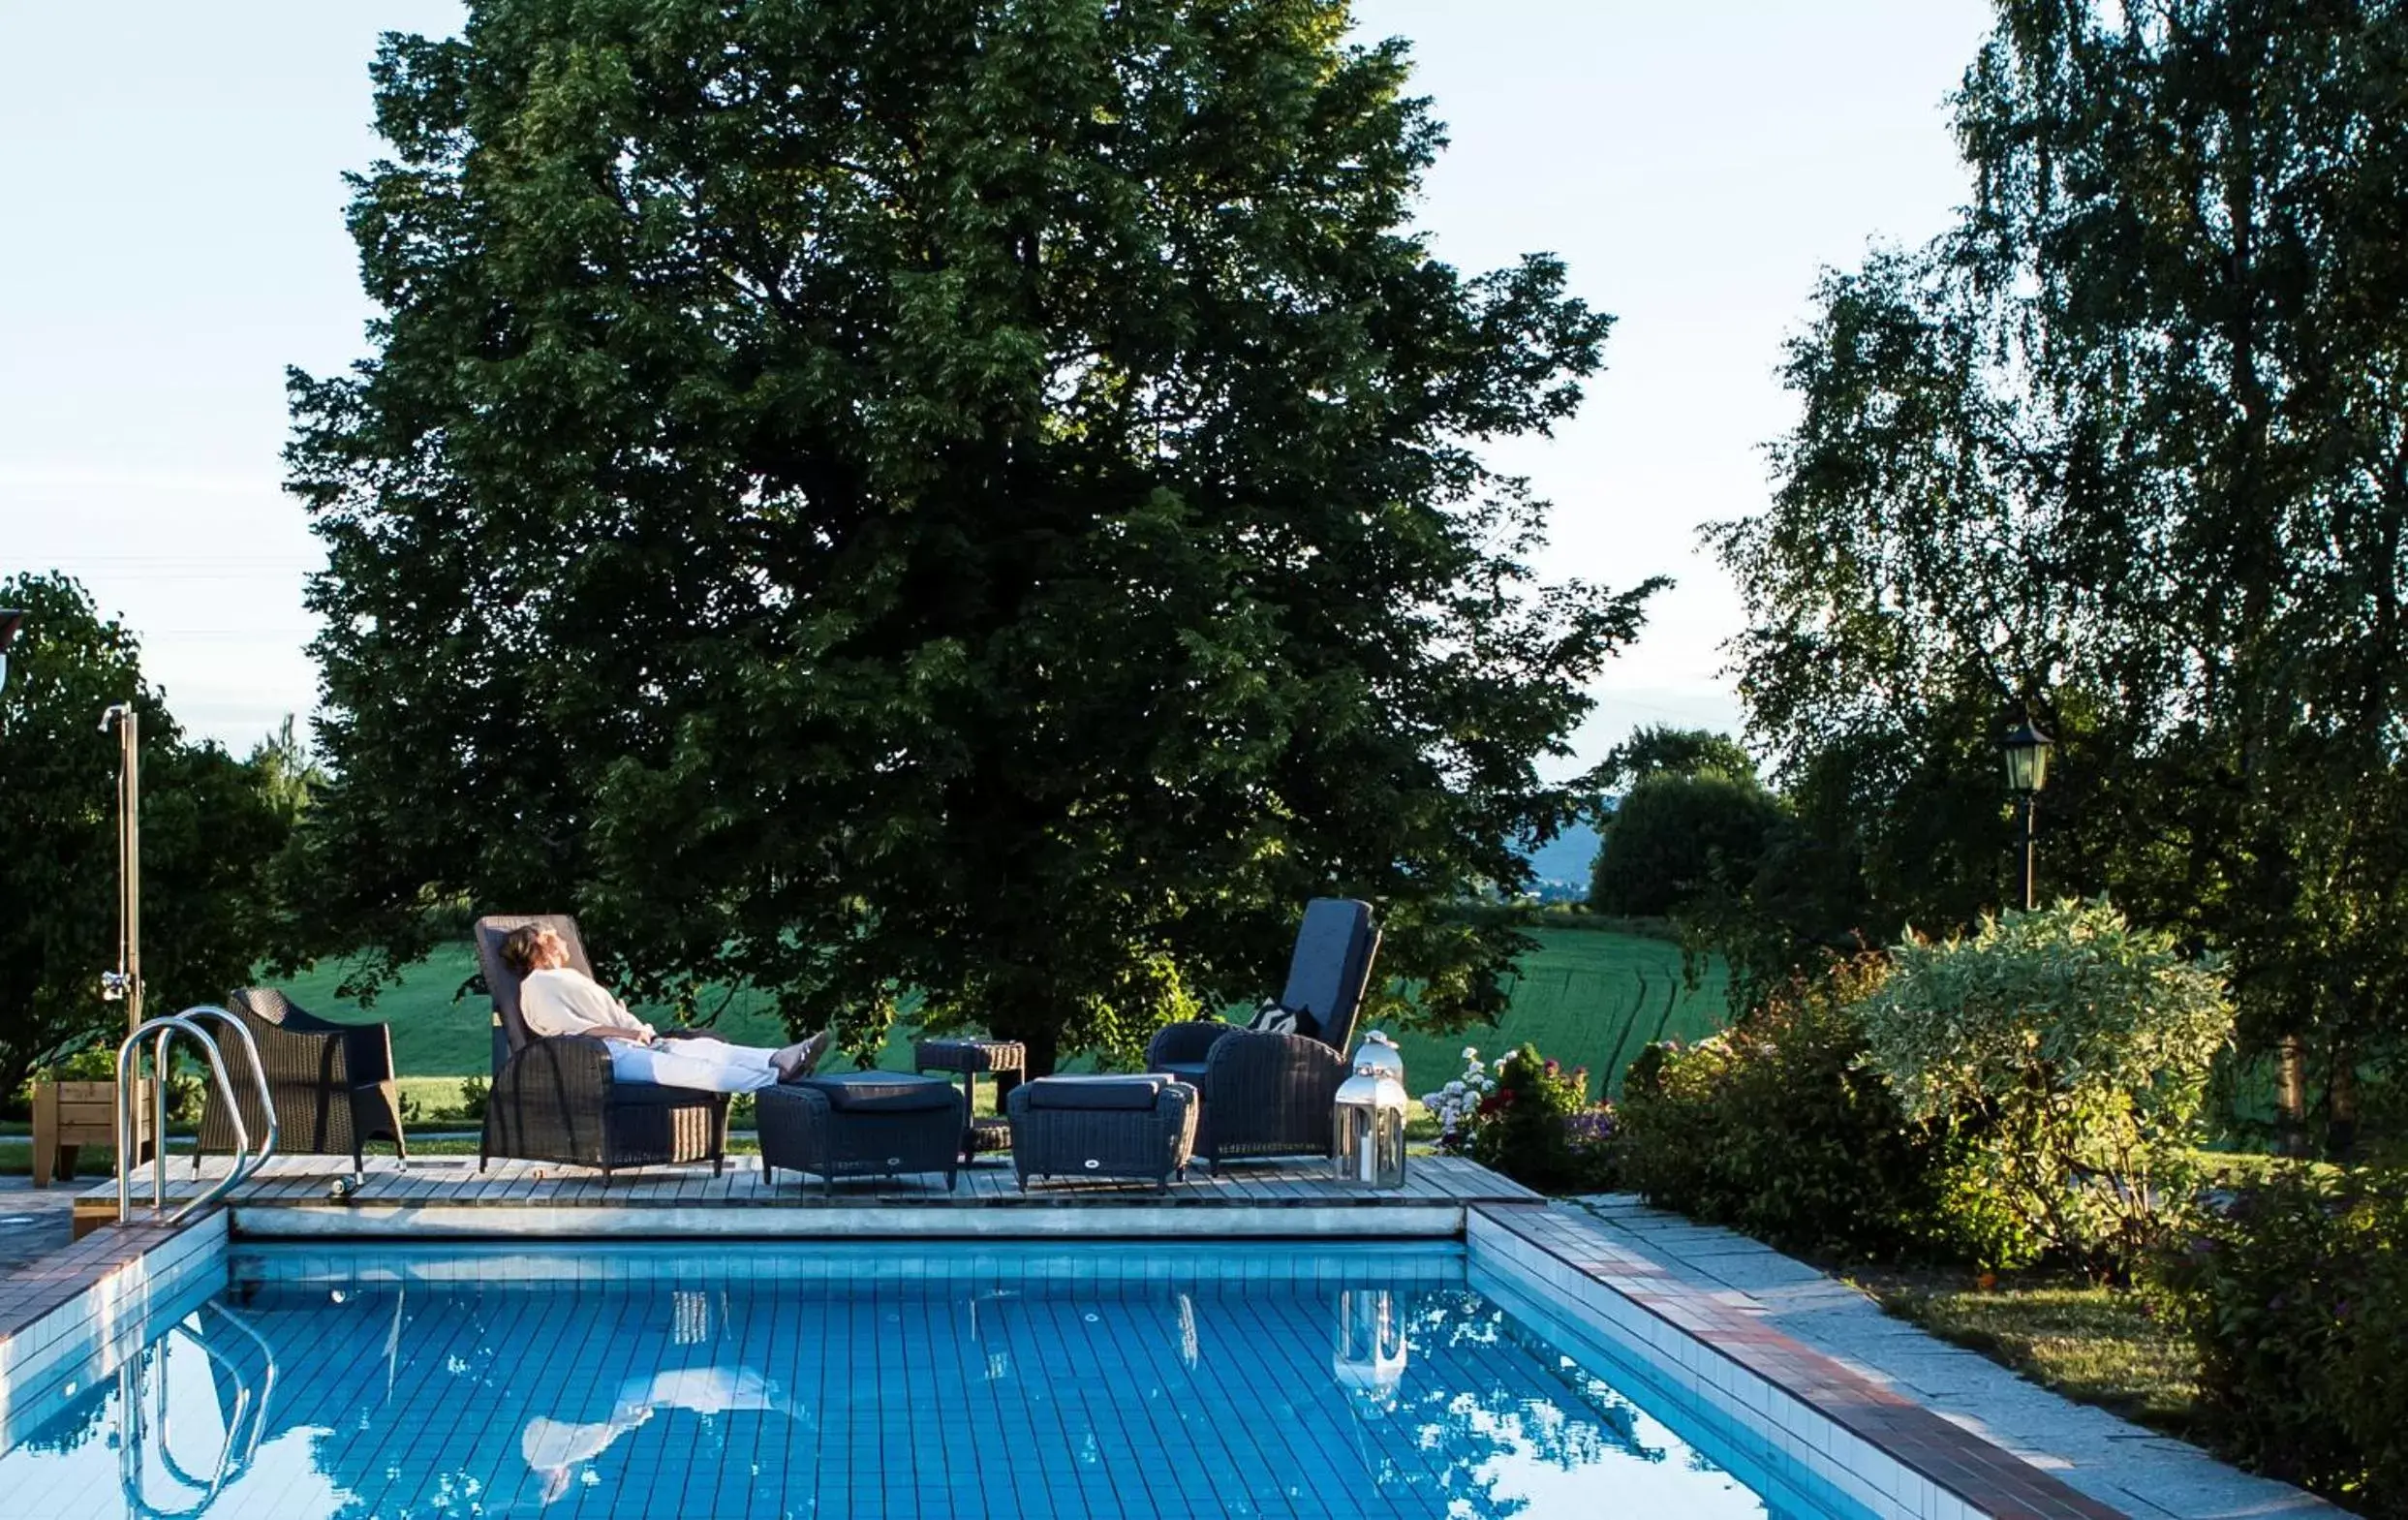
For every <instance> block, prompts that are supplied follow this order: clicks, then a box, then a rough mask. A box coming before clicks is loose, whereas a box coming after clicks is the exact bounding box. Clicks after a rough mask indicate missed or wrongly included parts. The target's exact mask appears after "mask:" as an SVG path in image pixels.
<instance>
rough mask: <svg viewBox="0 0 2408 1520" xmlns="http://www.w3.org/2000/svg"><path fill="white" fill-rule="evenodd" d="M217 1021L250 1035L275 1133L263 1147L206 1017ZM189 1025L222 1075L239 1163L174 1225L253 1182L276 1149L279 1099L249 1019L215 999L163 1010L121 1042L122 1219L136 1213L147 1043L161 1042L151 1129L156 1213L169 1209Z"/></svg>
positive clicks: (246, 1041)
mask: <svg viewBox="0 0 2408 1520" xmlns="http://www.w3.org/2000/svg"><path fill="white" fill-rule="evenodd" d="M204 1018H214V1019H216V1020H218V1021H219V1022H221V1023H223V1024H224V1025H225V1026H226V1027H227V1028H228V1029H231V1030H232V1031H233V1032H234V1033H235V1034H236V1035H237V1036H239V1037H240V1038H241V1039H242V1049H243V1054H245V1055H247V1056H249V1057H250V1058H251V1077H252V1080H254V1081H255V1082H257V1083H258V1084H259V1089H260V1111H261V1112H262V1113H264V1114H266V1115H267V1135H266V1138H265V1139H264V1140H263V1141H262V1143H261V1145H260V1148H259V1151H258V1152H257V1153H256V1154H254V1153H253V1152H252V1150H251V1131H250V1129H249V1127H247V1126H246V1125H244V1123H243V1122H242V1105H241V1104H240V1103H238V1102H236V1101H234V1084H233V1083H232V1081H231V1080H229V1079H228V1077H227V1075H226V1058H225V1056H224V1055H223V1054H222V1053H220V1051H219V1050H218V1047H217V1041H216V1040H214V1039H210V1038H209V1033H208V1031H206V1030H204V1029H202V1028H201V1023H200V1021H201V1019H204ZM178 1030H181V1031H183V1032H184V1033H185V1034H187V1035H190V1036H192V1037H193V1039H197V1040H199V1041H201V1053H202V1054H204V1055H206V1056H207V1057H208V1058H209V1072H210V1074H211V1075H212V1076H214V1077H216V1078H217V1092H218V1097H220V1098H221V1099H223V1100H225V1102H226V1114H227V1117H228V1118H230V1119H232V1121H233V1125H234V1160H233V1164H232V1166H230V1167H229V1168H227V1172H226V1175H225V1176H224V1177H223V1178H220V1179H219V1180H218V1181H217V1182H216V1183H215V1184H214V1185H212V1186H211V1187H210V1188H209V1189H208V1190H207V1191H206V1192H204V1193H202V1194H201V1195H200V1196H199V1197H197V1198H194V1199H193V1200H192V1201H191V1202H189V1203H187V1204H185V1205H184V1206H183V1207H182V1208H180V1209H177V1210H176V1211H175V1212H174V1213H172V1214H169V1215H167V1223H169V1224H170V1225H173V1224H176V1223H177V1222H179V1221H181V1220H182V1219H183V1218H184V1216H185V1215H187V1214H190V1213H192V1212H193V1211H194V1210H195V1209H199V1208H203V1207H206V1206H207V1205H209V1204H211V1203H215V1202H216V1201H217V1200H218V1199H219V1198H221V1197H224V1196H225V1195H226V1194H227V1192H228V1191H229V1190H231V1189H232V1187H233V1186H234V1185H235V1184H236V1183H239V1182H243V1181H246V1180H248V1179H249V1178H250V1177H251V1176H253V1175H254V1174H255V1173H257V1172H258V1171H259V1169H260V1168H261V1167H262V1166H263V1165H265V1164H266V1163H267V1159H268V1158H269V1157H270V1156H273V1155H275V1154H276V1101H275V1099H274V1098H273V1097H272V1096H271V1095H270V1094H269V1092H268V1090H267V1070H266V1068H264V1067H262V1066H261V1065H260V1047H259V1042H258V1041H257V1040H255V1039H252V1038H251V1032H250V1031H249V1030H247V1029H245V1028H243V1027H242V1020H240V1019H238V1018H236V1017H234V1015H232V1013H229V1012H227V1011H226V1010H225V1009H224V1008H218V1007H216V1006H214V1005H211V1004H206V1003H204V1004H201V1005H200V1006H198V1007H195V1008H186V1009H185V1010H184V1011H183V1012H181V1013H162V1014H160V1015H159V1016H158V1017H157V1018H154V1019H149V1020H146V1021H145V1022H144V1023H143V1024H142V1025H141V1026H140V1027H139V1028H138V1029H136V1030H135V1031H134V1033H133V1034H131V1035H128V1036H126V1037H125V1043H124V1044H121V1045H119V1046H118V1047H117V1222H118V1223H119V1224H123V1223H125V1222H126V1221H127V1220H129V1219H131V1218H132V1217H133V1215H134V1166H135V1160H134V1157H135V1152H136V1150H137V1149H138V1147H137V1145H136V1143H135V1138H134V1130H135V1125H134V1101H135V1100H134V1092H135V1088H134V1073H135V1070H136V1068H137V1067H139V1065H140V1063H141V1052H142V1041H143V1040H145V1039H154V1038H155V1039H156V1041H157V1042H156V1044H155V1046H154V1048H153V1050H152V1053H151V1061H150V1066H151V1073H150V1075H151V1080H150V1086H151V1098H152V1102H151V1126H150V1210H151V1213H152V1214H153V1215H154V1216H157V1215H159V1214H162V1213H164V1212H165V1211H166V1209H167V1206H168V1041H169V1040H170V1039H172V1038H174V1035H175V1033H176V1031H178Z"/></svg>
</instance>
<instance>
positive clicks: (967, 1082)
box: [911, 1039, 1029, 1166]
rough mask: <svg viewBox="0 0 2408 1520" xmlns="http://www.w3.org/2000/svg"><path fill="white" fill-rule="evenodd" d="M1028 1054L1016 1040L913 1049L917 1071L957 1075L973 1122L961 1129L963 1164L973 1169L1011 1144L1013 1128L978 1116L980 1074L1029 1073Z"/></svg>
mask: <svg viewBox="0 0 2408 1520" xmlns="http://www.w3.org/2000/svg"><path fill="white" fill-rule="evenodd" d="M1028 1064H1029V1051H1028V1047H1027V1046H1026V1045H1023V1044H1022V1043H1020V1041H1018V1040H1016V1039H923V1040H921V1041H919V1042H918V1043H917V1044H915V1045H913V1046H912V1047H911V1067H912V1070H918V1071H958V1072H960V1073H961V1077H962V1101H964V1102H965V1103H967V1104H968V1105H969V1112H970V1114H971V1119H970V1122H969V1123H968V1124H966V1125H964V1126H963V1127H962V1164H963V1165H965V1166H968V1165H970V1164H971V1163H972V1162H974V1161H976V1160H977V1159H978V1153H979V1152H980V1151H1000V1150H1003V1149H1005V1148H1007V1147H1008V1146H1010V1144H1011V1126H1010V1124H1009V1123H1008V1122H1007V1121H1006V1120H1003V1119H1002V1118H994V1119H981V1118H978V1117H977V1113H978V1073H979V1072H981V1071H986V1072H990V1073H993V1074H995V1075H996V1076H998V1077H1001V1075H1002V1074H1003V1072H1005V1071H1022V1070H1027V1069H1028Z"/></svg>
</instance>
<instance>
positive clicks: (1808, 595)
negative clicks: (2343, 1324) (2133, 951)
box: [1719, 0, 2408, 1136]
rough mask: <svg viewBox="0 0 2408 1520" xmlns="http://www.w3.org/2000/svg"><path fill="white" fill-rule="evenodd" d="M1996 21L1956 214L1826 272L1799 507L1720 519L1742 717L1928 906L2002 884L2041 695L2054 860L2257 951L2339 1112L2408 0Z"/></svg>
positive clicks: (2403, 843) (2375, 641) (1788, 497)
mask: <svg viewBox="0 0 2408 1520" xmlns="http://www.w3.org/2000/svg"><path fill="white" fill-rule="evenodd" d="M1998 17H1999V19H1998V27H1997V30H1996V33H1995V34H1994V36H1993V37H1992V38H1991V41H1990V43H1989V44H1988V45H1987V46H1986V47H1984V49H1983V51H1982V53H1981V55H1980V57H1979V59H1978V60H1977V61H1976V63H1975V64H1974V66H1973V67H1972V68H1971V70H1970V71H1968V73H1967V75H1966V77H1965V80H1964V85H1963V88H1962V90H1961V92H1960V95H1959V97H1958V100H1957V131H1958V136H1959V140H1960V143H1961V146H1962V150H1963V153H1964V157H1965V159H1966V162H1967V165H1968V167H1969V168H1970V170H1971V171H1972V173H1973V179H1974V184H1973V193H1972V196H1971V198H1970V200H1969V202H1968V204H1967V206H1966V208H1965V210H1964V212H1963V214H1962V217H1961V220H1960V224H1959V225H1958V226H1957V227H1956V228H1955V229H1954V230H1952V231H1951V232H1950V233H1948V234H1946V235H1944V236H1943V237H1941V238H1940V239H1938V240H1937V241H1936V242H1935V243H1933V244H1932V245H1930V246H1929V247H1928V248H1926V249H1923V250H1919V251H1917V252H1914V253H1885V254H1882V255H1878V256H1876V257H1875V258H1873V259H1872V260H1871V261H1870V262H1869V263H1868V264H1867V265H1866V266H1865V267H1864V268H1862V269H1860V270H1858V271H1855V272H1852V273H1848V274H1841V275H1833V276H1831V277H1830V278H1828V279H1827V280H1826V282H1825V283H1824V285H1823V287H1822V289H1821V291H1820V292H1819V295H1818V299H1817V304H1816V312H1815V317H1814V320H1813V322H1812V324H1811V325H1810V326H1809V327H1808V328H1807V330H1806V332H1804V333H1803V334H1802V335H1801V336H1800V338H1799V339H1798V341H1797V342H1796V343H1795V344H1794V346H1793V348H1792V350H1791V354H1790V359H1789V367H1788V379H1789V383H1790V385H1791V386H1792V387H1793V388H1794V389H1795V390H1796V391H1797V392H1798V394H1799V397H1800V400H1801V402H1802V404H1803V405H1802V415H1801V420H1800V422H1799V424H1798V426H1797V428H1796V429H1795V430H1794V431H1793V432H1792V433H1791V434H1790V435H1789V436H1788V437H1787V438H1786V439H1784V440H1783V441H1782V443H1781V445H1780V447H1779V450H1778V455H1777V457H1778V464H1779V468H1780V476H1781V480H1780V486H1779V491H1778V495H1777V497H1776V499H1775V504H1774V506H1773V508H1772V509H1771V511H1769V512H1766V513H1765V514H1763V515H1762V516H1759V517H1756V518H1753V519H1749V520H1747V521H1744V522H1741V523H1735V524H1731V525H1729V526H1727V527H1726V528H1724V529H1722V530H1721V531H1720V535H1719V541H1720V544H1721V548H1722V551H1723V554H1724V556H1725V558H1726V561H1727V563H1728V564H1729V565H1730V567H1731V568H1732V570H1733V571H1734V572H1735V574H1737V575H1738V578H1739V579H1740V581H1741V584H1742V585H1743V587H1744V590H1745V592H1746V594H1747V596H1748V600H1749V603H1750V605H1751V607H1752V609H1753V616H1752V622H1751V626H1750V628H1749V629H1748V631H1747V633H1746V635H1745V636H1744V639H1743V641H1742V643H1741V646H1740V659H1739V666H1740V675H1741V678H1742V683H1743V688H1744V693H1745V696H1746V698H1747V701H1748V703H1749V709H1750V717H1751V722H1752V724H1753V726H1754V728H1755V730H1756V731H1757V733H1758V735H1759V736H1760V737H1761V738H1762V739H1763V740H1764V741H1765V742H1766V743H1767V744H1768V745H1769V746H1770V747H1771V748H1772V749H1773V750H1774V751H1775V753H1776V754H1777V755H1778V756H1779V757H1780V759H1781V761H1782V764H1783V775H1784V779H1786V780H1789V781H1790V782H1792V783H1793V784H1797V785H1794V786H1793V791H1798V790H1799V788H1800V787H1801V786H1802V785H1803V784H1804V783H1805V782H1806V780H1807V779H1808V778H1809V777H1815V776H1819V778H1820V781H1821V784H1822V791H1821V793H1820V796H1821V816H1822V818H1823V819H1824V821H1825V822H1826V823H1827V825H1828V826H1829V827H1830V829H1831V830H1832V831H1833V832H1834V833H1835V834H1841V833H1844V834H1845V835H1847V836H1848V837H1849V839H1850V841H1851V854H1852V857H1853V858H1854V859H1856V860H1858V861H1859V862H1863V863H1867V864H1868V869H1867V872H1866V875H1865V878H1864V880H1863V886H1864V888H1865V892H1864V896H1865V898H1866V900H1867V901H1868V903H1869V904H1870V906H1871V910H1872V911H1873V912H1874V913H1875V914H1876V915H1880V916H1884V917H1887V918H1889V919H1891V920H1893V921H1895V920H1896V919H1898V918H1899V917H1905V916H1913V917H1916V918H1917V919H1918V921H1920V922H1923V923H1925V924H1927V925H1929V926H1933V927H1938V926H1941V925H1942V924H1944V923H1946V922H1951V921H1962V919H1963V918H1964V917H1965V916H1966V915H1968V913H1969V911H1970V910H1971V909H1972V908H1974V907H1976V906H1978V905H1979V904H1980V903H1982V902H1985V901H1988V902H1995V901H1996V900H1997V897H1998V895H1999V884H2000V883H2001V882H2002V880H2003V879H2004V878H2005V871H2004V869H2003V867H2004V858H2003V857H2004V855H2005V848H2004V847H2005V846H2006V845H2007V844H2008V842H2009V840H2010V838H2011V834H2010V829H2011V823H2010V822H2009V818H2008V814H2007V810H2006V808H2005V806H2004V805H2003V804H2004V795H2003V792H2002V791H1999V790H1997V784H1996V782H1995V781H1994V780H1992V779H1991V778H1993V777H1994V776H1995V774H1996V773H1995V771H1994V770H1993V769H1992V768H1991V767H1992V766H1993V765H1994V760H1993V759H1992V758H1991V755H1990V754H1989V753H1987V752H1988V748H1989V747H1988V744H1987V742H1986V741H1987V739H1988V738H1989V736H1990V735H1991V734H1992V733H1994V732H1995V731H1996V730H1997V729H1999V728H2000V727H2002V726H2003V722H2004V720H2005V719H2006V718H2007V717H2008V716H2009V715H2011V714H2013V713H2015V712H2018V711H2020V710H2022V708H2023V707H2024V706H2026V705H2027V704H2028V705H2029V706H2030V707H2031V708H2032V709H2033V710H2035V711H2036V712H2037V713H2038V714H2039V715H2040V716H2041V718H2042V720H2043V722H2044V724H2046V725H2053V726H2054V727H2055V728H2057V729H2059V731H2060V736H2061V737H2062V738H2064V739H2065V740H2066V747H2065V750H2064V751H2063V753H2062V754H2061V756H2060V765H2059V767H2058V770H2057V774H2056V778H2055V779H2054V780H2053V781H2052V784H2051V791H2050V792H2049V793H2048V795H2047V797H2046V798H2045V799H2044V805H2043V808H2044V810H2043V813H2042V820H2043V823H2044V834H2043V841H2044V843H2043V875H2044V884H2045V885H2046V886H2047V887H2049V888H2051V889H2054V890H2079V891H2084V892H2087V891H2093V890H2099V889H2107V890H2111V891H2113V892H2114V893H2115V896H2116V898H2117V899H2118V900H2119V901H2120V902H2121V903H2123V904H2124V905H2125V906H2127V907H2128V908H2131V909H2133V910H2135V911H2136V912H2137V913H2138V914H2139V915H2142V916H2144V917H2146V918H2148V919H2153V920H2155V921H2158V922H2161V923H2166V924H2171V925H2177V926H2180V927H2182V928H2184V929H2185V930H2186V931H2187V932H2188V933H2189V934H2190V935H2191V936H2192V937H2193V938H2194V939H2195V940H2197V941H2201V942H2207V943H2213V944H2216V945H2218V946H2224V947H2227V948H2229V949H2230V950H2231V952H2232V957H2233V967H2234V975H2235V986H2236V991H2237V994H2238V1000H2239V1004H2240V1008H2241V1014H2242V1028H2243V1032H2244V1037H2245V1038H2246V1039H2249V1040H2250V1041H2251V1042H2253V1043H2254V1044H2255V1045H2257V1046H2258V1047H2259V1048H2275V1049H2283V1050H2291V1051H2297V1050H2300V1049H2301V1048H2303V1047H2304V1048H2306V1049H2309V1050H2310V1051H2312V1052H2313V1054H2314V1055H2315V1056H2316V1057H2317V1060H2318V1064H2319V1070H2320V1071H2321V1073H2322V1075H2323V1077H2324V1078H2325V1082H2326V1087H2327V1091H2328V1093H2329V1096H2330V1099H2331V1113H2332V1116H2333V1118H2334V1119H2335V1120H2336V1121H2338V1127H2339V1128H2340V1130H2341V1131H2342V1132H2343V1134H2344V1136H2345V1135H2346V1132H2347V1128H2348V1125H2349V1121H2350V1118H2351V1114H2350V1109H2351V1103H2352V1085H2353V1076H2354V1073H2355V1072H2357V1071H2358V1070H2359V1069H2360V1068H2361V1066H2362V1063H2363V1062H2364V1061H2365V1060H2367V1059H2368V1058H2369V1057H2371V1056H2375V1055H2379V1054H2381V1053H2383V1052H2384V1051H2386V1050H2391V1051H2396V1050H2397V1049H2398V1047H2399V1044H2400V1042H2401V1039H2402V1036H2403V1034H2408V1026H2404V1025H2403V1020H2402V1018H2401V1016H2400V1013H2399V1009H2400V1008H2403V1007H2404V1006H2408V933H2404V932H2403V931H2408V765H2403V752H2402V742H2403V738H2404V737H2408V731H2404V730H2403V727H2402V720H2403V712H2404V711H2408V708H2404V707H2403V701H2402V698H2403V686H2404V683H2408V626H2403V622H2402V617H2401V600H2402V597H2401V593H2402V583H2403V571H2404V570H2408V562H2404V561H2403V556H2402V539H2403V530H2408V218H2403V216H2402V214H2401V207H2402V206H2403V205H2408V8H2403V7H2402V6H2400V5H2398V4H2395V3H2328V0H2153V3H2149V4H2141V5H2129V6H2121V7H2100V6H2097V5H2093V4H2077V3H2066V0H2002V3H2001V4H2000V5H1999V7H1998ZM1832 756H1839V757H1843V758H1844V759H1843V760H1842V762H1841V763H1838V764H1836V765H1835V764H1830V763H1827V762H1826V758H1827V757H1832ZM1951 799H1977V800H1976V801H1975V802H1968V801H1965V800H1951ZM1802 807H1805V808H1806V810H1807V811H1809V812H1810V811H1813V807H1814V804H1813V802H1812V801H1811V800H1810V799H1808V800H1805V801H1802ZM1888 927H1889V925H1887V924H1884V925H1881V926H1879V930H1878V932H1884V933H1886V932H1888Z"/></svg>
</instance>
